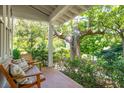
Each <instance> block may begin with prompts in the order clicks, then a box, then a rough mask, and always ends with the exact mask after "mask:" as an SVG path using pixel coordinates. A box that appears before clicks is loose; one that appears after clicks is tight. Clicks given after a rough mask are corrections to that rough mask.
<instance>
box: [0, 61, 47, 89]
mask: <svg viewBox="0 0 124 93" xmlns="http://www.w3.org/2000/svg"><path fill="white" fill-rule="evenodd" d="M10 64H11V63H8V64H6V65H3V64H0V72H1V73H2V74H3V75H4V77H5V78H6V80H7V82H8V84H9V86H10V87H11V88H29V87H33V86H34V85H37V87H38V88H40V87H41V82H42V81H44V80H45V77H44V76H43V74H42V72H41V71H40V70H39V69H38V68H37V67H36V66H33V68H32V69H30V70H28V71H27V72H26V76H24V77H19V78H26V77H29V78H30V79H29V80H32V83H31V84H23V85H18V84H17V83H16V82H15V79H17V78H13V77H12V76H11V75H10V74H9V71H8V70H9V66H10Z"/></svg>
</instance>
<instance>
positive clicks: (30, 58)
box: [21, 53, 33, 62]
mask: <svg viewBox="0 0 124 93" xmlns="http://www.w3.org/2000/svg"><path fill="white" fill-rule="evenodd" d="M21 58H24V59H26V60H28V61H29V62H32V61H33V58H32V55H31V54H29V53H26V54H21Z"/></svg>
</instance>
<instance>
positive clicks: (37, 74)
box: [13, 72, 43, 79]
mask: <svg viewBox="0 0 124 93" xmlns="http://www.w3.org/2000/svg"><path fill="white" fill-rule="evenodd" d="M41 74H43V73H42V72H39V73H36V74H32V75H26V76H22V77H15V78H13V79H20V78H26V77H32V76H39V75H41Z"/></svg>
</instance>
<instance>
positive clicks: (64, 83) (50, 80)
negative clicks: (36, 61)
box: [42, 68, 82, 88]
mask: <svg viewBox="0 0 124 93" xmlns="http://www.w3.org/2000/svg"><path fill="white" fill-rule="evenodd" d="M42 72H43V73H44V75H45V77H46V81H44V82H43V83H42V87H43V88H82V86H81V85H79V84H78V83H77V82H75V81H74V80H72V79H71V78H69V77H68V76H66V75H64V74H63V73H61V72H59V71H58V70H55V69H53V68H42Z"/></svg>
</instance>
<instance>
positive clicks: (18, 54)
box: [13, 48, 21, 59]
mask: <svg viewBox="0 0 124 93" xmlns="http://www.w3.org/2000/svg"><path fill="white" fill-rule="evenodd" d="M20 57H21V55H20V51H19V50H18V49H17V48H15V49H14V50H13V59H19V58H20Z"/></svg>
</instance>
